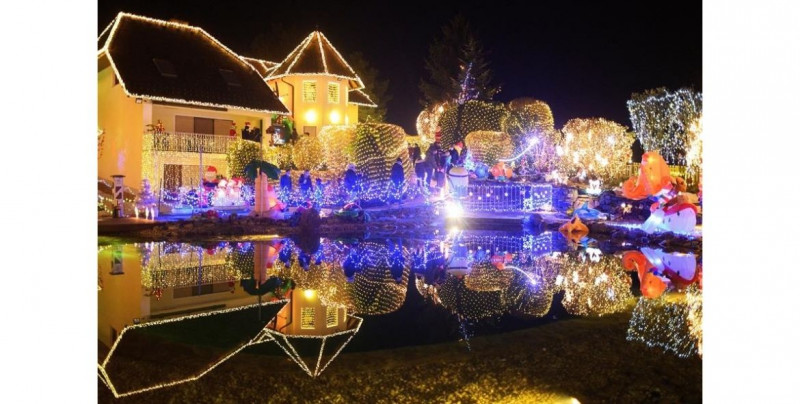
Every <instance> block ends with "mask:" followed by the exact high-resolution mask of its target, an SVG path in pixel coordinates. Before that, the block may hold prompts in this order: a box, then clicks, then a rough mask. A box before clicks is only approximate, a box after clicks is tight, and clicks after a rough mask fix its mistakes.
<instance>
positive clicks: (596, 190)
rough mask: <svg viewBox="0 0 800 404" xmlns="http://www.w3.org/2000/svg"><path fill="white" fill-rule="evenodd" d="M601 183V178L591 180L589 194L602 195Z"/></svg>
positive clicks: (587, 189)
mask: <svg viewBox="0 0 800 404" xmlns="http://www.w3.org/2000/svg"><path fill="white" fill-rule="evenodd" d="M601 183H602V181H601V180H600V179H599V178H598V179H596V180H589V187H588V188H586V193H587V194H589V195H600V193H601V192H603V190H602V189H600V184H601Z"/></svg>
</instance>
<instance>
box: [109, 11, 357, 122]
mask: <svg viewBox="0 0 800 404" xmlns="http://www.w3.org/2000/svg"><path fill="white" fill-rule="evenodd" d="M124 18H130V19H134V20H140V21H146V22H148V23H151V24H155V25H158V26H161V27H165V28H173V29H184V30H191V31H194V32H195V33H196V34H198V35H199V36H200V37H201V38H204V39H205V40H206V41H208V42H209V43H210V44H212V45H213V46H215V47H217V48H219V49H221V50H222V51H223V52H225V53H227V54H228V55H229V56H230V57H231V58H233V59H234V60H236V61H237V63H239V64H241V65H242V66H244V67H245V68H247V69H250V70H252V71H253V72H255V73H256V74H258V76H259V77H261V74H260V73H259V72H258V70H256V68H255V67H253V66H252V65H250V64H249V63H247V61H245V60H244V59H243V58H242V57H241V56H239V55H238V54H236V53H235V52H233V51H232V50H230V48H228V47H227V46H225V45H223V44H222V43H221V42H219V41H218V40H217V39H216V38H214V37H213V36H211V35H210V34H209V33H208V32H206V31H205V30H203V29H202V28H199V27H193V26H190V25H187V24H182V23H175V22H169V21H163V20H158V19H155V18H149V17H143V16H138V15H133V14H129V13H125V12H120V13H119V14H117V17H116V18H115V19H114V22H113V26H112V27H111V32H110V33H109V34H108V38H107V39H106V42H105V44H104V45H103V47H102V48H100V50H99V51H98V52H97V57H98V59H99V58H101V57H103V56H105V57H106V58H107V59H108V61H109V63H110V65H111V68H112V69H114V74H115V76H116V77H117V80H118V81H119V83H120V85H121V86H122V90H123V91H124V92H125V94H126V95H127V96H128V97H131V98H147V99H150V100H153V101H163V102H173V103H180V104H188V105H198V106H205V107H214V108H226V109H229V108H230V109H238V110H242V111H252V112H259V113H267V114H278V115H286V114H288V111H287V110H282V111H272V110H262V109H254V108H249V107H242V106H237V105H228V104H219V103H212V102H205V101H197V100H185V99H181V98H170V97H162V96H157V95H147V94H136V93H132V92H130V91H129V90H128V88H127V87H126V85H125V81H124V80H123V78H122V75H120V73H119V69H118V68H117V66H116V64H115V63H114V58H113V57H112V56H111V52H110V51H109V46H111V44H112V42H113V40H114V34H116V32H117V29H118V28H119V25H120V23H121V21H122V20H123V19H124ZM101 37H102V35H101ZM99 39H100V38H99V37H98V40H99ZM359 82H360V81H359ZM265 87H266V83H265ZM264 90H265V91H271V90H269V87H266V88H265V89H264Z"/></svg>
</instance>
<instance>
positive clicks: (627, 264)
mask: <svg viewBox="0 0 800 404" xmlns="http://www.w3.org/2000/svg"><path fill="white" fill-rule="evenodd" d="M622 266H623V268H625V269H626V270H628V271H633V270H636V272H637V274H638V277H639V284H640V291H641V292H642V296H644V297H646V298H648V299H654V298H657V297H659V296H661V295H662V294H663V293H664V291H666V289H667V287H668V286H669V285H672V286H673V287H675V288H677V289H683V288H685V287H687V286H689V285H691V284H692V283H695V282H698V283H699V282H702V277H701V276H702V275H701V271H700V268H698V267H697V260H696V259H695V256H694V255H692V254H680V253H665V252H664V251H662V250H654V249H651V248H642V251H641V252H639V251H627V252H625V253H624V254H623V255H622ZM701 288H702V285H701Z"/></svg>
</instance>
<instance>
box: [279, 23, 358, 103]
mask: <svg viewBox="0 0 800 404" xmlns="http://www.w3.org/2000/svg"><path fill="white" fill-rule="evenodd" d="M314 40H316V41H317V44H318V47H319V52H320V58H321V59H322V66H323V69H322V71H321V72H317V73H309V72H293V71H292V68H294V66H295V64H296V63H297V61H298V60H300V59H301V58H302V57H303V56H304V55H305V52H306V49H308V47H309V46H310V45H311V42H312V41H314ZM323 41H324V44H323ZM323 47H328V48H329V49H331V50H332V51H333V52H334V53H335V54H336V56H337V57H338V59H339V61H340V62H342V64H344V65H345V66H346V67H347V69H348V71H349V73H351V74H352V75H350V76H344V75H340V74H334V73H331V72H330V71H329V70H328V63H327V61H326V60H325V51H324V49H323ZM289 59H291V60H292V61H291V62H289V63H288V65H287V62H288V61H289ZM284 66H287V67H286V68H284ZM275 73H277V74H275ZM319 75H325V76H331V77H335V78H338V79H344V80H352V81H355V82H356V83H357V85H356V87H355V88H354V90H357V89H362V88H364V82H362V81H361V78H360V77H358V74H356V72H355V71H354V70H353V68H352V67H350V65H349V64H348V63H347V61H346V60H345V59H344V58H343V57H342V55H341V54H340V53H339V51H338V50H336V48H335V47H334V46H333V44H331V42H330V41H329V40H328V38H326V37H325V35H323V34H322V32H319V31H314V32H312V33H310V34H309V35H308V36H307V37H306V38H305V39H304V40H303V41H302V42H300V45H297V47H295V48H294V50H292V51H291V52H289V55H287V56H286V58H285V59H284V60H282V61H281V62H280V63H278V65H277V66H276V67H275V68H274V69H273V70H272V72H271V74H270V76H269V77H267V80H277V79H279V78H281V77H286V76H319Z"/></svg>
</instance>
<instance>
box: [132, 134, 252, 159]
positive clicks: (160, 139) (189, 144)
mask: <svg viewBox="0 0 800 404" xmlns="http://www.w3.org/2000/svg"><path fill="white" fill-rule="evenodd" d="M236 139H237V137H231V136H219V135H209V134H203V133H187V132H175V133H151V132H146V133H145V148H149V149H150V150H153V151H174V152H186V153H200V152H203V153H218V154H226V153H227V152H228V145H230V143H231V142H234V141H236Z"/></svg>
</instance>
